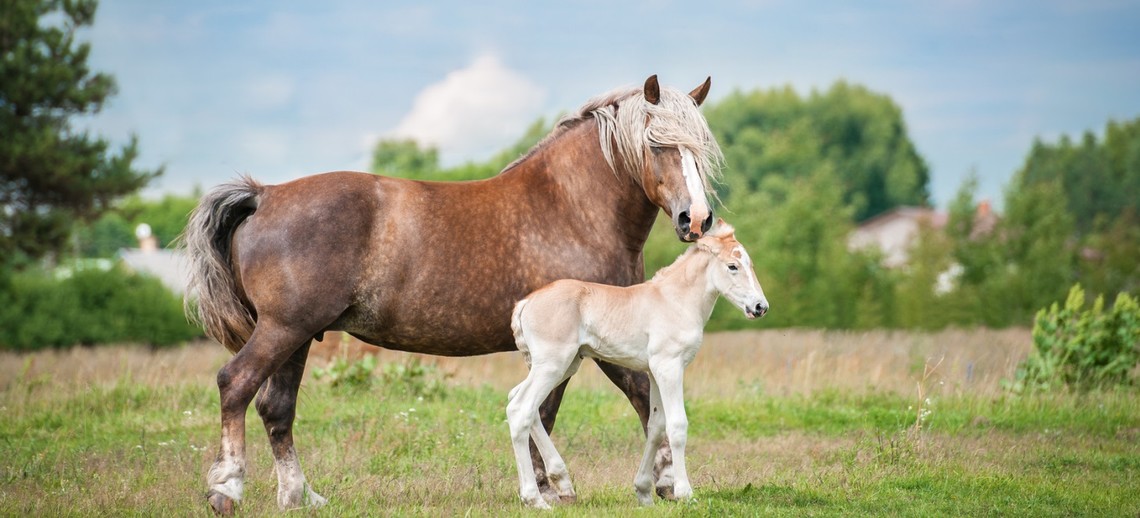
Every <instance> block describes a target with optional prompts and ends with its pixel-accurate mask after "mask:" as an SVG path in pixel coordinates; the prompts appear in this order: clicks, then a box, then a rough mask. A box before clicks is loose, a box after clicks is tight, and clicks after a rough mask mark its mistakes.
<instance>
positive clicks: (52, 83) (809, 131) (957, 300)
mask: <svg viewBox="0 0 1140 518" xmlns="http://www.w3.org/2000/svg"><path fill="white" fill-rule="evenodd" d="M95 8H96V2H95V1H92V0H75V1H67V2H63V1H59V0H13V1H10V2H4V3H3V4H0V20H4V22H3V23H0V53H2V56H3V59H0V133H2V134H3V135H4V138H3V139H0V301H7V302H6V303H5V304H4V305H3V306H4V307H5V309H3V310H0V323H4V326H10V325H15V324H12V322H19V321H34V320H35V319H32V318H25V315H23V314H22V313H20V312H21V311H32V310H31V309H27V308H29V307H32V306H35V304H31V303H30V302H29V303H26V304H22V305H21V304H16V303H14V302H13V301H25V302H26V301H31V300H42V301H44V302H43V303H42V304H40V305H39V306H36V307H42V308H45V310H50V308H51V307H52V306H53V304H54V303H53V302H52V301H53V300H57V299H53V298H52V297H53V296H54V295H52V296H47V295H45V296H44V297H41V298H36V297H38V295H31V294H30V293H32V292H33V291H35V290H40V289H48V288H44V287H45V286H49V287H50V286H52V285H53V284H52V282H49V281H44V280H42V279H46V278H48V277H51V276H52V275H54V274H53V273H52V271H51V268H47V267H45V265H47V266H51V265H54V264H60V263H65V262H67V261H69V260H74V259H83V258H95V257H102V258H107V257H113V256H114V255H115V253H116V252H117V251H118V250H120V249H122V248H129V247H133V246H134V244H135V242H136V241H135V237H134V228H135V226H136V225H138V224H139V223H144V222H145V223H147V224H149V225H150V226H151V227H152V228H153V229H154V231H155V234H156V235H157V237H158V238H159V241H160V244H161V245H162V246H171V244H172V241H173V238H174V237H175V236H177V235H178V234H180V233H181V229H182V228H183V227H184V226H185V224H186V217H187V213H188V212H189V211H190V209H191V208H192V207H193V206H194V205H195V203H196V200H197V197H198V195H199V194H200V193H192V194H189V195H167V196H165V197H164V198H162V199H159V200H146V199H143V198H141V197H139V196H138V194H137V192H138V191H139V189H141V188H142V187H143V186H145V185H147V184H148V183H149V182H150V181H151V180H153V179H154V178H156V177H157V176H158V175H160V174H162V170H161V169H158V170H143V169H139V168H137V167H136V166H135V165H134V164H133V161H134V159H135V157H136V156H137V153H138V140H137V139H135V138H132V139H131V141H130V142H129V143H128V144H127V145H126V146H123V147H121V148H120V149H118V150H113V149H111V146H110V144H109V143H108V142H107V141H106V140H105V139H102V138H100V137H97V136H92V135H89V134H88V133H87V132H84V131H79V130H76V129H75V128H74V127H73V125H72V121H73V119H75V118H77V117H83V116H91V115H94V114H97V113H98V112H99V110H100V109H101V107H102V106H103V104H104V103H105V102H106V100H107V99H108V98H109V97H110V96H111V95H113V94H114V92H115V83H114V79H113V78H112V77H110V76H109V75H107V74H104V73H100V72H96V71H92V70H90V69H89V68H88V66H87V64H86V59H87V56H88V54H89V52H90V47H89V45H88V44H86V43H84V42H82V41H80V40H79V39H78V38H77V36H76V34H77V32H78V31H79V30H81V29H82V28H84V27H87V26H89V25H91V24H92V23H93V21H94V15H95ZM704 110H705V114H706V117H707V118H708V121H709V124H710V126H711V127H712V129H713V131H714V133H715V134H716V136H717V139H718V141H719V142H720V144H721V147H722V149H723V151H724V154H725V157H726V161H727V167H728V170H727V171H726V173H725V175H724V178H725V180H724V182H723V183H722V184H721V185H719V186H718V192H719V195H720V199H721V200H722V202H723V206H722V207H720V208H719V211H720V213H721V214H723V215H724V216H725V217H726V218H727V219H729V220H730V221H731V222H732V223H733V225H734V226H735V227H736V229H737V235H738V236H739V237H740V239H741V241H742V242H744V243H745V244H746V245H747V246H748V247H749V248H750V250H752V252H753V256H754V257H755V258H756V263H757V270H758V273H759V274H760V277H761V281H762V283H763V284H764V286H765V289H766V291H768V292H769V293H770V295H771V299H772V302H773V311H772V313H771V314H770V316H769V318H768V319H766V321H765V323H764V324H763V325H764V326H765V327H782V326H803V327H819V328H831V329H859V328H874V327H888V328H920V329H936V328H941V327H945V326H976V325H984V326H989V327H1003V326H1010V325H1028V324H1030V322H1031V321H1032V317H1033V315H1034V313H1035V312H1036V311H1037V310H1038V309H1039V308H1042V307H1045V306H1047V305H1049V304H1050V303H1052V302H1054V301H1058V300H1063V299H1064V298H1065V294H1066V292H1067V291H1068V289H1069V287H1070V286H1072V285H1073V284H1074V283H1078V282H1079V283H1080V284H1081V285H1082V286H1083V287H1084V289H1085V291H1086V292H1087V293H1088V294H1089V296H1090V298H1091V297H1095V296H1096V295H1100V294H1106V295H1108V296H1109V298H1112V296H1113V295H1114V294H1115V293H1118V292H1131V293H1136V292H1137V288H1138V284H1140V220H1138V218H1140V215H1138V214H1137V210H1138V207H1137V204H1138V203H1140V201H1138V200H1140V118H1138V119H1134V120H1130V121H1119V122H1118V121H1113V122H1109V123H1108V124H1107V126H1106V127H1105V129H1104V131H1103V132H1102V134H1100V135H1099V136H1098V135H1097V134H1094V133H1092V132H1086V133H1085V134H1083V135H1081V136H1079V137H1070V136H1063V137H1061V138H1060V139H1059V140H1058V141H1056V142H1045V141H1042V140H1037V141H1035V142H1034V143H1033V144H1032V146H1031V147H1030V148H1029V149H1028V151H1027V155H1026V159H1025V162H1024V164H1023V165H1022V166H1021V168H1020V169H1019V170H1018V171H1017V172H1016V174H1015V175H1014V178H1013V180H1012V181H1011V182H1010V184H1009V185H1008V186H1007V187H1006V190H1005V193H1004V200H1002V201H1003V203H1002V206H1003V207H1004V209H1003V210H1002V213H1001V214H1000V216H999V217H998V218H997V219H996V221H991V222H988V223H986V222H980V221H979V219H978V217H977V214H978V206H979V204H980V203H982V200H978V199H977V192H976V191H977V180H976V178H973V177H971V178H968V179H967V180H966V181H964V182H963V183H962V185H961V186H960V188H959V191H958V194H957V195H956V197H955V198H954V200H953V201H952V202H951V204H950V206H949V210H948V212H949V215H948V218H947V222H946V224H945V225H944V226H938V227H937V228H936V226H935V225H933V224H930V225H925V226H924V227H923V228H922V229H921V231H920V232H919V235H918V238H917V239H916V240H915V242H914V244H913V245H912V247H911V249H910V250H909V256H910V260H909V261H908V262H907V263H906V264H905V265H903V266H901V267H887V266H885V265H884V262H883V257H882V255H881V253H880V252H878V251H876V250H874V249H870V250H868V249H863V250H853V249H851V247H850V246H849V245H848V239H849V236H850V234H851V232H852V231H853V230H854V229H855V228H856V227H857V225H858V224H859V223H861V222H864V221H866V220H868V219H869V218H872V217H874V216H876V215H879V214H882V213H884V212H886V211H890V210H892V209H896V208H899V207H908V206H914V207H929V206H930V205H931V203H930V195H929V183H930V181H929V180H930V179H929V168H928V166H927V164H926V163H925V161H924V160H923V159H922V157H921V156H920V155H919V154H918V152H917V150H916V148H915V146H914V144H913V142H912V141H911V139H910V137H909V135H908V132H907V128H906V123H905V120H904V118H903V114H902V110H901V109H900V108H899V106H898V105H897V104H896V103H895V102H894V101H893V100H891V98H890V97H889V96H887V95H885V94H882V93H877V92H873V91H870V90H868V89H867V88H865V87H863V86H860V85H855V84H850V83H847V82H844V81H840V82H837V83H835V84H834V85H832V86H831V87H830V88H828V89H826V90H822V91H813V92H811V93H809V94H807V95H801V94H800V93H798V92H796V91H795V90H794V89H792V88H790V87H784V88H774V89H754V90H750V91H735V92H732V93H731V94H729V95H728V96H726V97H724V98H723V99H721V100H719V101H716V102H710V103H706V105H705V108H704ZM551 127H552V122H550V121H547V120H545V119H539V120H536V121H535V122H534V123H533V124H531V125H530V126H529V127H528V128H527V129H526V130H525V131H524V133H523V135H522V136H521V137H520V138H519V139H518V141H517V142H515V143H514V144H513V145H511V146H508V147H507V148H506V149H504V150H503V151H501V152H500V153H498V154H496V155H495V156H493V157H491V158H489V159H487V160H483V161H474V162H468V163H464V164H461V165H458V166H453V167H444V166H442V165H441V164H440V162H439V154H438V151H437V150H436V149H434V148H433V147H431V146H426V145H422V144H420V143H417V142H414V141H410V140H382V141H380V142H379V143H378V144H377V145H376V146H375V149H374V153H373V161H372V166H371V170H372V172H374V173H377V174H385V175H392V176H400V177H405V178H413V179H431V180H471V179H478V178H486V177H489V176H492V175H494V174H497V173H498V172H499V171H500V170H501V169H502V168H503V167H504V166H506V165H507V164H508V163H510V162H511V161H513V160H514V159H515V158H517V157H518V156H520V155H521V154H523V153H525V152H526V151H527V150H528V149H529V148H530V147H531V146H533V145H534V144H535V143H537V142H538V141H539V140H540V139H541V138H542V137H543V136H545V135H546V134H547V133H548V132H549V131H550V129H551ZM931 223H933V222H931ZM658 227H659V228H657V229H655V230H654V232H653V233H652V234H651V236H650V240H649V243H648V244H647V246H646V250H645V258H646V264H647V268H646V271H647V272H649V273H650V274H651V273H652V272H654V271H656V269H657V268H659V267H661V266H663V265H666V264H669V263H671V262H672V260H673V259H674V258H675V257H676V255H677V254H679V253H680V252H681V251H682V250H683V249H684V247H685V245H684V244H682V243H679V242H677V240H676V239H675V237H673V235H672V232H671V231H670V230H669V229H668V228H667V223H666V222H665V221H664V220H663V219H662V220H661V221H659V225H658ZM983 227H984V228H983ZM45 259H46V261H45ZM109 275H118V274H117V273H112V274H109ZM124 275H125V274H124ZM37 276H38V277H37ZM29 279H30V280H29ZM78 279H79V280H78V281H73V282H80V283H87V285H88V287H87V288H84V287H80V286H75V287H74V288H75V290H76V291H75V293H76V294H75V295H74V296H72V295H68V296H66V297H64V298H63V299H58V300H69V301H73V302H69V303H74V304H76V305H79V306H86V307H91V305H93V304H94V305H97V304H98V303H99V301H101V300H109V297H110V296H109V295H98V294H99V293H105V292H107V290H106V289H103V288H98V287H99V286H114V285H117V284H116V282H118V281H112V280H100V279H91V278H88V277H85V276H82V275H81V276H79V277H78ZM939 283H941V284H942V285H944V286H943V287H942V288H941V289H935V286H936V285H938V284H939ZM21 290H24V291H21ZM28 290H31V291H28ZM100 290H102V291H100ZM37 293H38V292H37ZM82 293H96V294H97V295H91V296H88V295H82ZM68 297H70V298H68ZM171 297H173V296H171ZM93 301H94V302H93ZM145 306H151V307H167V306H169V307H173V306H170V305H164V304H147V305H145ZM19 308H24V309H19ZM727 309H728V308H725V307H722V308H719V309H718V311H717V312H716V313H714V316H713V319H712V321H711V322H710V329H731V328H736V327H743V326H745V325H746V322H745V321H744V320H743V319H741V318H739V317H738V316H737V315H735V313H734V312H731V311H727ZM163 311H166V310H163ZM108 318H112V317H108ZM140 318H141V317H140ZM163 318H166V317H163ZM176 318H181V317H180V316H179V317H176ZM174 334H177V333H173V334H171V336H173V335H174ZM99 336H103V335H99ZM68 339H72V338H60V339H59V340H62V341H66V340H68ZM85 340H86V339H85ZM0 342H4V337H3V336H0Z"/></svg>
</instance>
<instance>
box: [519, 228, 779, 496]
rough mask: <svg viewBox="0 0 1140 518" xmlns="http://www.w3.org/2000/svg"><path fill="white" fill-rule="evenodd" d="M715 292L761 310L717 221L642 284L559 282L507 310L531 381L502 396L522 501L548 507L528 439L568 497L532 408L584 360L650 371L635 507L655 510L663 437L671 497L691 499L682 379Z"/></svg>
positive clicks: (760, 298) (558, 460)
mask: <svg viewBox="0 0 1140 518" xmlns="http://www.w3.org/2000/svg"><path fill="white" fill-rule="evenodd" d="M719 295H724V297H725V298H726V299H728V300H729V301H730V302H732V303H733V304H735V305H736V306H737V307H739V308H741V309H742V310H744V313H745V315H746V316H747V317H748V318H749V319H752V318H756V317H760V316H763V315H764V314H765V313H767V312H768V300H767V299H766V298H764V290H763V289H762V288H761V287H760V283H759V281H757V280H756V273H755V272H754V271H753V268H752V260H751V259H750V258H749V256H748V252H746V251H745V250H744V247H743V246H741V244H740V243H739V242H738V241H737V240H736V237H735V235H734V230H733V228H732V227H731V226H730V225H728V224H727V223H725V222H724V220H717V224H716V225H714V226H713V228H712V229H711V230H710V231H709V233H707V234H706V235H705V237H702V238H701V239H699V240H697V242H696V244H694V245H693V246H691V247H689V249H688V250H687V251H685V253H684V254H682V255H681V256H680V257H679V258H678V259H677V260H676V261H674V262H673V264H672V265H670V266H668V267H666V268H663V269H662V270H661V271H659V272H658V273H657V275H655V276H654V277H653V279H651V280H649V281H647V282H645V283H644V284H638V285H635V286H629V287H616V286H606V285H602V284H595V283H590V282H582V281H574V280H560V281H555V282H553V283H551V284H548V285H546V286H545V287H543V288H540V289H538V290H536V291H535V292H533V293H531V294H530V295H529V296H527V297H526V298H525V299H523V300H521V301H519V302H518V304H516V305H515V309H514V313H513V314H512V316H511V329H512V330H514V334H515V342H516V343H517V344H518V348H519V350H520V351H522V352H523V356H524V357H525V358H526V361H527V364H528V365H529V366H530V374H528V375H527V377H526V379H525V380H523V382H522V383H520V384H519V385H518V386H517V387H515V388H514V389H512V390H511V392H510V396H508V399H509V401H508V403H507V422H508V424H509V425H510V428H511V442H512V445H513V447H514V453H515V461H516V463H517V465H518V471H519V496H520V497H521V498H522V500H523V502H524V503H525V504H527V505H529V506H532V507H538V508H544V509H545V508H549V507H550V506H549V505H548V504H547V502H546V501H545V500H543V498H542V496H541V495H540V493H539V490H538V486H537V484H535V481H534V466H533V464H532V463H531V458H530V449H529V445H528V443H527V438H528V437H530V438H533V439H534V442H535V445H537V446H538V450H539V452H540V453H541V454H542V459H543V461H544V462H545V464H546V474H547V476H548V477H549V479H550V482H551V485H552V486H554V489H555V491H557V493H558V496H559V497H560V499H562V500H566V501H572V500H573V499H574V498H575V495H574V487H573V485H572V484H571V482H570V474H569V472H568V471H567V469H566V463H565V462H564V461H563V460H562V457H561V455H559V453H558V450H557V449H555V447H554V443H552V442H551V441H550V436H549V435H547V433H546V430H545V429H544V428H543V427H542V422H541V421H540V420H539V418H538V407H539V404H541V403H542V401H543V400H544V399H546V396H547V395H548V394H550V391H551V390H553V389H554V387H556V386H558V385H559V384H560V383H562V382H563V381H565V380H566V379H567V378H569V377H570V376H572V375H573V374H574V373H575V372H576V371H577V370H578V366H579V365H580V364H581V362H582V359H583V358H585V357H587V356H588V357H592V358H598V359H601V360H604V361H607V362H610V363H615V364H618V365H621V366H624V367H628V368H631V369H636V370H640V371H646V372H648V373H649V383H650V409H651V411H650V416H649V424H648V432H647V437H646V442H645V452H644V455H643V456H642V459H641V465H640V467H639V468H638V470H637V475H636V477H635V478H634V489H635V490H636V492H637V499H638V500H639V501H640V502H641V504H642V505H652V504H653V460H654V454H655V453H656V451H657V449H658V447H659V446H660V445H661V441H662V440H663V438H664V437H665V435H666V434H667V435H668V437H669V446H670V447H671V449H672V454H673V472H674V485H673V495H674V496H675V497H676V498H677V499H679V500H684V499H688V498H691V497H692V495H693V489H692V486H691V485H690V484H689V477H688V473H687V472H686V470H685V440H686V434H687V430H688V419H687V418H686V417H685V403H684V394H683V389H682V386H683V383H682V382H683V377H684V369H685V367H686V366H688V365H689V362H691V361H693V357H695V356H696V354H697V351H698V350H699V349H700V347H701V340H702V338H703V335H704V327H705V323H707V322H708V319H709V315H710V314H711V313H712V309H713V305H714V304H715V303H716V300H717V297H718V296H719Z"/></svg>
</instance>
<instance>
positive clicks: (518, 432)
mask: <svg viewBox="0 0 1140 518" xmlns="http://www.w3.org/2000/svg"><path fill="white" fill-rule="evenodd" d="M534 353H535V348H534V346H533V345H532V346H531V369H530V374H528V375H527V377H526V379H525V380H523V382H522V383H520V384H519V386H517V387H515V388H514V389H513V390H512V391H511V394H513V395H514V397H512V398H511V400H510V401H509V402H507V424H508V425H510V428H511V444H512V446H513V448H514V451H515V465H516V466H517V467H518V470H519V498H521V499H522V501H523V503H525V504H526V505H528V506H531V507H536V508H539V509H549V508H550V505H549V504H547V503H546V500H543V499H542V494H541V493H539V491H538V484H537V483H536V482H535V479H534V464H533V463H531V460H530V441H529V439H530V431H531V428H532V427H534V426H536V425H537V426H542V423H541V421H540V420H539V418H538V407H539V405H540V404H542V401H543V400H544V399H546V396H548V395H550V391H552V390H554V387H555V386H556V385H558V383H560V382H561V380H562V376H563V374H564V373H565V372H566V366H567V365H568V364H569V361H567V362H565V363H560V362H557V361H556V360H550V359H544V358H539V357H536V355H535V354H534Z"/></svg>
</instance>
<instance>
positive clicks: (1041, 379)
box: [1011, 284, 1140, 391]
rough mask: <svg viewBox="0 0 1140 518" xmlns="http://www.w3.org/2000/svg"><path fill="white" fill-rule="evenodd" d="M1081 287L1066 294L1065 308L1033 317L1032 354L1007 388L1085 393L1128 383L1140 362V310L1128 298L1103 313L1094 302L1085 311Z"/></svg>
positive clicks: (1101, 305) (1055, 306) (1099, 303)
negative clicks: (1093, 389)
mask: <svg viewBox="0 0 1140 518" xmlns="http://www.w3.org/2000/svg"><path fill="white" fill-rule="evenodd" d="M1084 306H1085V293H1084V290H1082V289H1081V287H1080V285H1079V284H1078V285H1075V286H1073V288H1072V289H1071V290H1069V296H1068V299H1067V300H1066V301H1065V305H1064V306H1063V307H1060V306H1058V304H1057V303H1056V302H1054V303H1053V305H1052V306H1050V307H1049V309H1048V310H1045V309H1042V310H1041V311H1039V312H1038V313H1037V318H1036V320H1035V322H1034V325H1033V345H1034V349H1033V351H1032V352H1031V353H1030V355H1029V357H1028V358H1027V359H1026V360H1025V361H1024V362H1023V363H1022V364H1021V365H1020V366H1019V367H1018V369H1017V378H1016V380H1015V381H1014V382H1013V383H1012V386H1011V388H1013V389H1014V390H1016V391H1021V390H1042V389H1045V390H1047V389H1051V388H1056V387H1060V386H1069V387H1074V388H1080V389H1087V388H1093V387H1100V386H1109V385H1123V384H1130V383H1131V382H1132V381H1133V380H1132V372H1133V370H1134V369H1135V368H1136V364H1137V361H1140V305H1138V304H1137V302H1136V299H1134V298H1132V297H1131V296H1129V295H1128V294H1127V293H1121V294H1119V295H1118V296H1117V297H1116V302H1115V303H1114V304H1113V306H1112V309H1111V310H1109V311H1106V310H1105V309H1104V297H1103V296H1100V297H1097V299H1096V301H1095V302H1094V303H1093V306H1092V308H1091V309H1089V310H1085V309H1084Z"/></svg>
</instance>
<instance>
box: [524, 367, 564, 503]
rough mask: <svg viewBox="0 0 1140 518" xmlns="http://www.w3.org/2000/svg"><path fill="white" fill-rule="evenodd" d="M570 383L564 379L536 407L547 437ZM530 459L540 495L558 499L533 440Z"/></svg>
mask: <svg viewBox="0 0 1140 518" xmlns="http://www.w3.org/2000/svg"><path fill="white" fill-rule="evenodd" d="M568 383H570V380H569V379H566V380H565V381H563V382H562V383H560V384H558V386H556V387H554V390H552V391H551V392H550V395H549V396H546V399H544V400H543V401H542V405H540V406H539V407H538V418H539V420H540V421H541V422H542V426H543V428H544V429H545V430H546V433H547V435H548V436H549V434H550V433H552V432H553V431H554V420H555V419H556V418H557V417H558V408H559V407H561V406H562V396H563V394H565V393H566V385H567V384H568ZM530 459H531V463H532V465H533V466H534V479H535V482H536V483H537V484H538V490H539V492H540V493H542V495H543V496H544V497H546V498H548V499H550V500H554V499H556V498H557V499H559V500H561V497H559V495H558V491H557V490H555V489H554V488H553V487H551V485H550V479H549V477H547V472H546V464H545V463H544V462H543V457H542V452H541V451H539V449H538V445H536V444H535V443H534V440H531V441H530Z"/></svg>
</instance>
